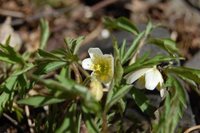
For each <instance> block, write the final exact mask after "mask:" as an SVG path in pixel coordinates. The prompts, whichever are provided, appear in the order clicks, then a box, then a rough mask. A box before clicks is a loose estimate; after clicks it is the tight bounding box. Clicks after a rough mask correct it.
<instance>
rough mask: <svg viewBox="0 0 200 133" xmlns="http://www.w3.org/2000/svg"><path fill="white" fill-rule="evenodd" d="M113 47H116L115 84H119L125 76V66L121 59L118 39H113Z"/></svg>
mask: <svg viewBox="0 0 200 133" xmlns="http://www.w3.org/2000/svg"><path fill="white" fill-rule="evenodd" d="M113 48H114V66H115V69H114V82H115V85H119V84H120V82H121V79H122V76H123V71H124V70H123V67H122V64H121V61H120V53H119V49H118V44H117V41H116V40H113Z"/></svg>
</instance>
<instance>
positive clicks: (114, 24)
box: [104, 17, 139, 35]
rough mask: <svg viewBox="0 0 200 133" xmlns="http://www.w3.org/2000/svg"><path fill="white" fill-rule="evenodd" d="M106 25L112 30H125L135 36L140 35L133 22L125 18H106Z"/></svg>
mask: <svg viewBox="0 0 200 133" xmlns="http://www.w3.org/2000/svg"><path fill="white" fill-rule="evenodd" d="M104 23H105V25H106V26H107V27H109V28H112V29H120V30H125V31H127V32H130V33H132V34H135V35H137V34H138V33H139V30H138V29H137V27H136V26H135V25H134V24H133V22H131V21H130V20H128V19H127V18H125V17H120V18H118V19H111V18H108V17H106V18H104Z"/></svg>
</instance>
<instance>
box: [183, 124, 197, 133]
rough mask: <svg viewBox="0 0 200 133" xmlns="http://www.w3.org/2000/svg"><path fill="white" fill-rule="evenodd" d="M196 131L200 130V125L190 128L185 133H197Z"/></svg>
mask: <svg viewBox="0 0 200 133" xmlns="http://www.w3.org/2000/svg"><path fill="white" fill-rule="evenodd" d="M195 130H200V125H196V126H193V127H190V128H188V129H187V130H186V131H185V132H184V133H190V132H192V131H195Z"/></svg>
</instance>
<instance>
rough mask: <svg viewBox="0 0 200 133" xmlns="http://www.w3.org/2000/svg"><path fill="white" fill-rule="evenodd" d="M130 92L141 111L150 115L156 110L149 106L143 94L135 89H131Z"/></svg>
mask: <svg viewBox="0 0 200 133" xmlns="http://www.w3.org/2000/svg"><path fill="white" fill-rule="evenodd" d="M130 92H131V95H132V97H133V99H134V101H135V103H136V104H137V105H138V107H139V108H140V109H141V111H142V112H144V113H147V114H149V115H152V114H153V112H154V111H155V109H156V108H155V107H153V106H152V105H151V104H150V101H149V99H148V98H147V97H146V96H145V95H144V93H142V91H141V90H138V89H136V88H133V89H132V90H131V91H130Z"/></svg>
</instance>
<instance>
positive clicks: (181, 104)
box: [153, 74, 186, 133]
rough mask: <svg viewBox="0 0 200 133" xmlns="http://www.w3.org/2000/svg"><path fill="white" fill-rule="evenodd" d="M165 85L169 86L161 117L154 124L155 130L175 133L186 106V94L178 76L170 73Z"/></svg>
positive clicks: (160, 132) (163, 132)
mask: <svg viewBox="0 0 200 133" xmlns="http://www.w3.org/2000/svg"><path fill="white" fill-rule="evenodd" d="M167 76H168V78H167V81H166V84H165V86H166V87H168V88H169V91H170V94H171V95H169V94H168V95H167V97H166V100H165V103H164V108H163V110H161V118H160V119H159V121H158V122H157V123H155V124H154V127H153V132H159V133H169V132H170V133H173V132H175V129H176V127H177V124H178V122H179V120H180V118H181V117H182V115H183V112H184V109H185V108H186V94H185V91H184V88H183V87H182V85H181V83H180V82H179V80H178V79H177V78H175V77H174V76H172V75H170V74H168V75H167ZM172 116H173V117H172Z"/></svg>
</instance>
